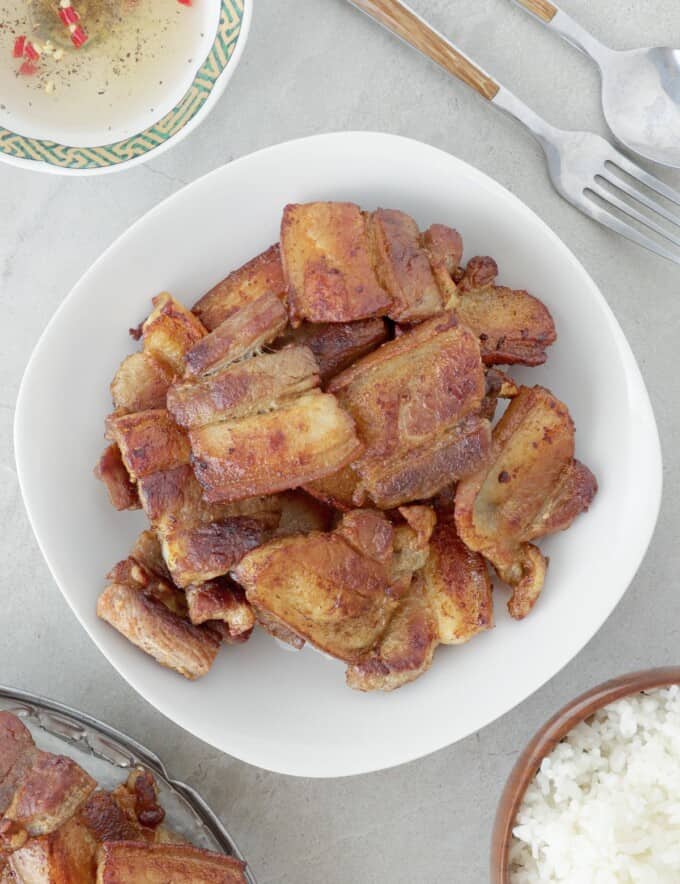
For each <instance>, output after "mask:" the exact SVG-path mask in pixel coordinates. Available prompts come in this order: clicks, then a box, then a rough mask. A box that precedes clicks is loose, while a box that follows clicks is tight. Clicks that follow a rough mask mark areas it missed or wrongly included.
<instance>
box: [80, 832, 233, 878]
mask: <svg viewBox="0 0 680 884" xmlns="http://www.w3.org/2000/svg"><path fill="white" fill-rule="evenodd" d="M244 868H245V863H242V862H241V861H240V860H238V859H234V857H231V856H224V855H222V854H219V853H211V852H210V851H208V850H200V849H199V848H198V847H192V846H191V845H189V844H137V843H134V842H129V841H118V842H114V843H109V844H103V845H102V847H101V848H100V849H99V854H98V863H97V884H132V882H134V884H170V882H171V884H246V877H245V874H244V871H243V870H244Z"/></svg>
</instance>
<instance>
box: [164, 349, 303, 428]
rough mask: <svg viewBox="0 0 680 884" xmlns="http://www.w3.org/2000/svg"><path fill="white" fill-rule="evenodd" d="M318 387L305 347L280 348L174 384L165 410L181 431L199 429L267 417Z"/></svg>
mask: <svg viewBox="0 0 680 884" xmlns="http://www.w3.org/2000/svg"><path fill="white" fill-rule="evenodd" d="M318 386H319V373H318V368H317V365H316V360H315V359H314V355H313V353H312V351H311V350H310V349H309V348H308V347H286V348H285V349H284V350H279V351H278V352H276V353H265V354H263V355H261V356H256V357H254V358H252V359H246V360H244V361H243V362H237V363H235V364H234V365H230V366H228V367H227V368H224V369H222V371H218V372H215V373H214V374H211V375H208V376H207V377H203V378H199V379H198V380H195V381H185V382H184V383H178V384H174V385H173V386H172V387H171V388H170V391H169V393H168V410H169V411H170V413H171V414H172V415H173V417H174V418H175V420H176V421H177V423H178V424H179V425H180V426H182V427H201V426H205V425H206V424H211V423H215V422H216V421H221V420H234V419H235V418H240V417H247V416H248V415H251V414H258V413H261V412H265V411H272V410H273V409H274V408H277V407H278V406H279V405H281V404H282V403H283V402H285V401H286V400H288V399H291V398H293V397H295V396H299V395H301V394H302V393H307V392H309V390H312V389H314V388H315V387H318Z"/></svg>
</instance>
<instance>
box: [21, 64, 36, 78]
mask: <svg viewBox="0 0 680 884" xmlns="http://www.w3.org/2000/svg"><path fill="white" fill-rule="evenodd" d="M37 71H38V68H37V66H36V65H35V64H34V63H33V62H32V61H25V62H23V64H22V65H21V67H20V68H19V73H20V74H23V75H24V76H25V77H32V76H33V74H35V73H37Z"/></svg>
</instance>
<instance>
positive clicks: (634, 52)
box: [514, 0, 680, 167]
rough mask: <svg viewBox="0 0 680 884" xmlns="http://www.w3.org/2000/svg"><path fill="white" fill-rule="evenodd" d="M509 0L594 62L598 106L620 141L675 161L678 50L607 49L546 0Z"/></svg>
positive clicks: (678, 154)
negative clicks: (599, 89)
mask: <svg viewBox="0 0 680 884" xmlns="http://www.w3.org/2000/svg"><path fill="white" fill-rule="evenodd" d="M514 2H515V3H517V4H518V5H519V6H522V7H524V9H527V10H528V11H529V12H531V13H532V14H533V15H534V16H535V17H536V18H537V19H538V20H539V21H541V22H542V23H543V24H545V25H546V26H547V27H549V28H551V29H552V30H553V31H556V32H557V33H558V34H559V35H560V36H561V37H563V38H564V39H565V40H566V41H567V42H568V43H571V44H572V46H575V47H576V48H577V49H580V50H581V52H585V54H586V55H589V56H590V57H591V58H592V59H593V61H595V62H596V63H597V64H598V66H599V68H600V74H601V76H602V109H603V111H604V115H605V118H606V120H607V124H608V126H609V128H610V129H611V131H612V132H613V134H614V136H615V137H616V138H617V139H618V140H619V141H620V142H621V144H623V145H624V146H625V147H628V148H630V150H632V151H635V153H638V154H640V155H641V156H643V157H646V158H647V159H650V160H654V162H657V163H663V164H664V165H666V166H675V167H680V50H677V49H668V48H666V47H662V46H659V47H656V48H653V49H630V50H616V49H610V48H609V47H608V46H605V45H604V44H603V43H600V41H599V40H596V39H595V37H593V35H592V34H590V33H589V32H588V31H586V30H585V29H584V28H583V27H581V25H579V24H578V23H577V22H576V21H574V19H573V18H571V17H570V16H569V15H567V13H566V12H563V11H562V10H561V9H559V8H558V7H557V6H556V5H555V4H554V3H552V2H550V0H514Z"/></svg>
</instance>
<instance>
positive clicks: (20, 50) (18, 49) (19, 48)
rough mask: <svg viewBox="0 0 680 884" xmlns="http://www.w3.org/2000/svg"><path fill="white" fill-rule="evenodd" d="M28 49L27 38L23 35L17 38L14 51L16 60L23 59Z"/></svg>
mask: <svg viewBox="0 0 680 884" xmlns="http://www.w3.org/2000/svg"><path fill="white" fill-rule="evenodd" d="M25 47H26V36H25V34H22V35H21V36H20V37H17V38H16V40H15V41H14V51H13V52H12V55H13V56H14V58H21V57H22V56H23V54H24V49H25Z"/></svg>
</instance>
